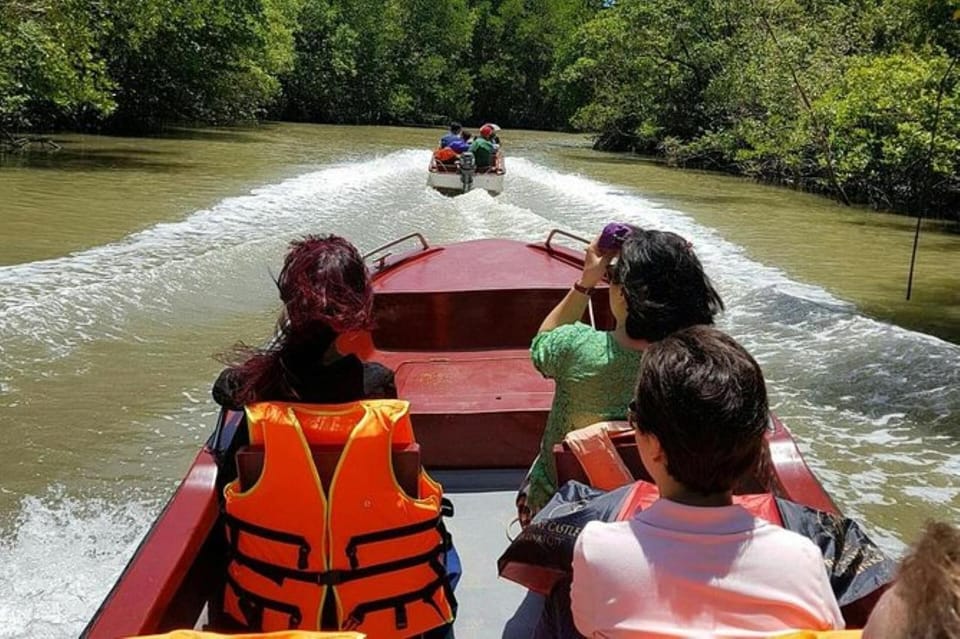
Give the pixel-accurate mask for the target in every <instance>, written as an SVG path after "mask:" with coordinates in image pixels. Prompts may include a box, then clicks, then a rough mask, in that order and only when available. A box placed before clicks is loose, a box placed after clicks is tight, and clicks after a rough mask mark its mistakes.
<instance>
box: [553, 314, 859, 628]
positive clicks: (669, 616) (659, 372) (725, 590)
mask: <svg viewBox="0 0 960 639" xmlns="http://www.w3.org/2000/svg"><path fill="white" fill-rule="evenodd" d="M629 421H630V423H631V425H632V426H633V427H634V428H635V430H636V439H637V446H638V447H639V449H640V457H641V459H642V461H643V464H644V466H645V467H646V469H647V471H648V472H649V473H650V476H651V477H652V478H653V479H654V481H655V482H656V484H657V488H658V489H659V491H660V499H658V500H657V501H656V502H654V503H653V505H652V506H650V507H649V508H647V509H646V510H643V511H640V512H639V513H637V514H636V515H635V516H634V517H633V518H632V519H630V520H628V521H622V522H612V523H603V522H590V523H588V524H587V525H586V526H585V527H584V529H583V531H582V532H581V534H580V536H579V537H578V539H577V543H576V546H575V548H574V556H573V583H572V586H571V589H570V597H571V611H572V614H573V621H574V624H575V625H576V628H577V630H578V631H579V632H580V633H582V634H583V635H585V636H587V637H607V638H609V639H621V638H628V637H629V638H634V637H651V636H656V637H690V636H706V635H709V636H722V637H756V636H766V635H768V634H770V635H772V634H775V633H782V632H787V631H790V630H794V629H802V628H809V629H815V630H828V629H833V628H843V626H844V621H843V617H842V615H841V613H840V609H839V607H838V605H837V601H836V599H835V597H834V594H833V591H832V589H831V587H830V581H829V579H828V576H827V572H826V569H825V567H824V564H823V557H822V555H821V553H820V550H819V548H817V546H816V545H814V544H813V542H811V541H810V540H809V539H807V538H805V537H802V536H801V535H798V534H796V533H793V532H790V531H788V530H785V529H784V528H781V527H779V526H775V525H773V524H770V523H767V522H765V521H763V520H761V519H758V518H756V517H754V516H753V515H752V514H750V512H749V511H747V510H746V509H745V508H743V507H742V506H739V505H735V504H733V499H732V493H733V486H734V484H735V482H736V481H737V480H738V479H739V478H740V477H741V476H742V475H744V474H745V473H746V472H748V471H750V470H751V469H752V468H753V467H754V465H755V464H757V463H758V462H759V460H760V456H761V451H762V448H763V436H764V431H765V429H766V427H767V423H768V410H767V393H766V388H765V385H764V379H763V373H762V372H761V370H760V366H759V365H758V364H757V362H756V361H755V360H754V359H753V357H751V356H750V354H749V353H747V351H746V350H744V348H743V347H742V346H740V345H739V344H738V343H737V342H736V341H735V340H734V339H733V338H731V337H729V336H727V335H725V334H724V333H722V332H721V331H719V330H716V329H714V328H711V327H708V326H693V327H690V328H686V329H683V330H680V331H677V332H675V333H673V334H671V335H669V336H666V337H664V338H662V339H660V340H659V341H657V342H655V343H653V344H651V345H650V346H649V347H648V348H647V349H646V351H645V353H644V356H643V361H642V362H641V364H640V375H639V379H638V381H637V386H636V392H635V397H634V401H633V402H632V403H631V406H630V413H629Z"/></svg>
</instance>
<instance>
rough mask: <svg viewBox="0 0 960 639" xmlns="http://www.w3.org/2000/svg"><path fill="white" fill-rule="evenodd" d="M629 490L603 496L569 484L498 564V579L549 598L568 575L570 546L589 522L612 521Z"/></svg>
mask: <svg viewBox="0 0 960 639" xmlns="http://www.w3.org/2000/svg"><path fill="white" fill-rule="evenodd" d="M632 488H633V485H632V484H627V485H626V486H622V487H620V488H617V489H616V490H613V491H610V492H604V491H602V490H598V489H596V488H591V487H590V486H587V485H586V484H581V483H580V482H578V481H568V482H567V483H565V484H564V485H563V486H561V487H560V490H559V491H558V492H557V493H556V494H555V495H554V496H553V497H552V498H551V499H550V501H549V502H548V503H547V505H546V506H544V507H543V509H542V510H541V511H540V512H538V513H537V514H536V516H535V517H534V518H533V521H532V522H530V525H529V526H527V527H526V528H524V529H523V531H522V532H521V533H520V534H519V535H518V536H517V538H516V539H514V540H513V542H512V543H511V544H510V546H508V547H507V550H506V551H505V552H504V553H503V555H501V556H500V559H499V560H497V568H498V569H499V571H500V576H501V577H503V578H504V579H509V580H510V581H515V582H517V583H518V584H520V585H522V586H525V587H526V588H529V589H530V590H533V591H534V592H538V593H540V594H542V595H547V594H549V593H550V591H551V590H552V589H553V586H554V584H555V583H556V582H557V581H558V580H559V579H560V578H562V577H565V576H569V575H570V572H571V566H572V564H573V546H574V544H575V543H576V542H577V537H578V536H580V531H581V530H583V527H584V526H586V525H587V523H588V522H591V521H613V520H614V519H615V518H616V517H617V514H618V513H619V512H620V507H621V506H622V505H623V500H624V499H625V498H626V496H627V494H628V493H629V492H630V490H631V489H632Z"/></svg>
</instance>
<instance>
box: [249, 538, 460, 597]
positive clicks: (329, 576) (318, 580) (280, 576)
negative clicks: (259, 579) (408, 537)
mask: <svg viewBox="0 0 960 639" xmlns="http://www.w3.org/2000/svg"><path fill="white" fill-rule="evenodd" d="M447 548H448V546H447V545H446V544H445V543H443V542H441V543H440V544H437V545H436V546H434V547H433V548H431V549H430V550H428V551H426V552H423V553H420V554H419V555H410V556H409V557H402V558H400V559H395V560H393V561H388V562H385V563H382V564H375V565H373V566H364V567H363V568H356V569H353V570H337V569H334V570H323V571H316V570H314V571H311V570H297V569H295V568H287V567H285V566H278V565H276V564H273V563H270V562H268V561H263V560H261V559H256V558H254V557H250V556H249V555H246V554H244V553H243V552H240V551H239V550H231V551H230V556H231V558H232V559H233V560H234V561H236V562H237V563H238V564H240V565H242V566H246V567H247V568H249V569H250V570H253V571H254V572H256V573H258V574H260V575H263V576H264V577H266V578H267V579H269V580H270V581H272V582H273V583H275V584H277V585H278V586H282V585H283V581H284V580H285V579H293V580H295V581H305V582H307V583H312V584H317V585H318V586H337V585H339V584H342V583H346V582H348V581H356V580H357V579H366V578H368V577H375V576H377V575H382V574H384V573H388V572H394V571H397V570H404V569H406V568H413V567H414V566H419V565H420V564H429V563H430V562H431V561H433V560H434V558H436V557H438V556H440V555H441V554H443V553H444V552H446V551H447Z"/></svg>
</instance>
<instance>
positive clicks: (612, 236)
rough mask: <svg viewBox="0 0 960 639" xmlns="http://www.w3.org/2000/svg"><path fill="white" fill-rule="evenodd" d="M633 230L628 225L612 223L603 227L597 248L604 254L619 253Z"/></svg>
mask: <svg viewBox="0 0 960 639" xmlns="http://www.w3.org/2000/svg"><path fill="white" fill-rule="evenodd" d="M632 230H633V229H632V228H631V227H630V226H627V225H626V224H621V223H619V222H610V224H607V225H606V226H605V227H603V232H602V233H601V234H600V239H599V240H598V241H597V248H599V249H600V250H601V251H602V252H604V253H610V252H613V251H619V250H620V246H621V245H623V241H624V240H625V239H627V236H628V235H630V232H631V231H632Z"/></svg>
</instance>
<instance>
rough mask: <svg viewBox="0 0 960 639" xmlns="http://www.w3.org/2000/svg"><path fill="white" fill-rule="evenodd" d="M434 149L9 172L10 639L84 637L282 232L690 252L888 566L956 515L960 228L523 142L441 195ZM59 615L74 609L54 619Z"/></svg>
mask: <svg viewBox="0 0 960 639" xmlns="http://www.w3.org/2000/svg"><path fill="white" fill-rule="evenodd" d="M439 134H440V131H439V130H424V129H397V128H381V127H332V126H310V125H289V124H267V125H262V126H258V127H252V128H236V129H218V130H179V131H173V132H170V133H169V134H168V135H166V136H164V137H161V138H150V139H138V138H105V137H96V136H77V135H64V136H56V139H57V141H58V142H59V143H61V144H62V145H63V147H64V149H63V151H61V152H59V153H52V154H43V153H40V154H33V155H29V156H23V157H5V158H0V469H2V471H0V561H2V562H3V563H4V565H5V566H6V567H7V570H5V571H2V572H0V638H4V639H5V638H7V637H20V636H27V635H32V636H50V637H61V636H62V637H69V636H75V635H76V634H77V632H78V631H79V629H80V628H82V626H83V624H84V622H85V620H86V619H87V618H88V617H89V616H90V614H92V612H93V610H95V608H96V606H97V604H98V603H99V600H100V599H101V598H102V596H103V595H104V593H105V592H106V591H107V590H108V589H109V587H110V585H111V583H112V580H113V579H114V578H115V576H116V575H117V574H118V572H119V571H120V570H121V568H122V566H123V565H124V563H125V562H126V560H127V558H128V557H129V555H130V554H131V552H132V551H133V549H134V548H135V545H136V543H137V541H138V540H139V538H140V536H141V535H142V534H143V532H144V531H145V530H146V528H147V527H148V526H149V523H150V521H151V520H152V517H153V516H154V515H155V514H156V512H157V511H158V509H159V508H160V506H161V505H162V503H163V501H164V500H165V499H166V498H167V496H168V495H169V494H170V492H171V490H172V489H173V488H174V487H175V486H176V484H177V481H178V480H179V478H180V477H182V475H183V472H184V470H185V469H186V468H187V466H188V465H189V463H190V461H191V460H192V458H193V456H194V455H195V453H196V451H197V448H198V446H199V444H200V443H201V442H202V441H203V439H204V438H205V436H206V435H207V433H208V432H209V429H210V427H211V425H212V422H213V418H214V415H215V412H216V411H215V406H214V405H213V403H212V401H211V400H210V398H209V386H210V383H211V381H212V380H213V378H214V376H215V375H216V373H217V370H218V369H219V366H220V365H219V364H218V363H217V362H216V361H215V360H214V359H213V355H214V354H215V353H218V352H222V351H224V350H226V349H228V348H229V347H230V346H231V344H233V343H235V342H236V341H237V340H241V339H242V340H246V341H248V342H252V343H258V342H260V341H262V340H264V339H266V338H267V337H269V334H270V331H271V327H272V322H273V318H274V315H275V313H276V310H277V303H276V293H275V289H274V288H273V285H272V282H271V280H270V273H271V272H275V271H276V268H277V266H278V264H279V263H280V259H281V257H282V255H283V252H284V247H285V244H286V242H287V241H289V239H291V238H293V237H296V236H298V235H302V234H304V233H309V232H335V233H340V234H343V235H345V236H347V237H349V238H351V239H352V240H353V241H354V242H355V243H356V244H357V245H358V246H360V247H361V249H363V250H368V249H371V248H373V247H375V246H377V245H379V244H381V243H383V242H386V241H388V240H390V239H393V238H395V237H397V236H399V235H403V234H406V233H409V232H412V231H422V232H424V233H425V234H426V235H427V237H428V238H429V239H430V240H431V241H433V242H436V243H444V242H450V241H457V240H462V239H470V238H477V237H487V236H504V237H513V238H522V239H529V240H539V239H542V238H543V237H544V236H545V235H546V233H547V231H548V230H549V229H550V228H553V227H561V228H566V229H569V230H572V231H576V232H578V233H581V234H585V235H589V234H591V233H594V232H596V230H598V229H599V228H600V227H601V226H602V225H603V223H605V222H607V221H610V220H625V221H631V222H634V223H637V224H642V225H649V226H652V227H657V228H663V229H669V230H674V231H676V232H679V233H681V234H683V235H685V236H686V237H688V238H690V239H691V240H692V241H693V243H694V246H695V249H696V251H697V252H698V254H699V255H700V256H701V258H702V259H703V261H704V263H705V265H706V267H707V270H708V272H709V273H710V274H711V276H712V277H713V278H714V279H715V280H716V282H717V284H718V287H719V288H720V290H721V292H722V294H723V296H724V298H725V301H726V302H727V306H728V312H727V313H726V314H725V315H724V318H723V321H722V324H721V325H722V327H723V328H725V329H726V330H728V331H730V332H731V333H732V334H733V335H735V336H736V337H737V338H738V339H740V340H741V341H742V342H743V343H744V344H745V345H747V347H748V348H749V349H750V350H751V352H753V353H754V355H755V356H756V357H757V359H758V360H759V361H760V363H761V365H762V366H763V367H764V371H765V374H766V376H767V379H768V382H769V386H770V390H771V397H772V401H773V405H774V408H775V410H776V411H777V412H778V414H780V415H781V417H782V418H783V419H784V421H785V422H786V423H787V424H788V425H789V426H790V427H791V428H792V429H793V431H794V433H795V435H796V437H797V439H798V441H799V443H800V445H801V448H802V450H803V452H804V454H805V455H806V456H807V459H808V461H809V463H810V464H811V465H812V466H813V467H814V469H815V472H816V473H817V475H818V477H820V479H821V480H822V481H823V483H824V484H825V485H826V486H827V488H828V490H829V491H830V492H831V494H832V495H833V496H834V497H835V499H836V500H837V502H838V503H839V504H840V505H841V507H842V508H844V510H845V511H847V512H848V513H849V514H851V515H854V516H856V517H857V518H859V519H861V520H862V521H864V522H865V524H866V526H867V528H868V530H869V531H870V532H871V533H872V534H873V535H874V537H875V538H876V539H878V540H879V541H880V542H881V543H882V544H883V545H884V547H885V548H887V549H888V550H890V551H891V552H894V553H896V552H898V551H899V550H900V549H901V548H902V544H903V543H904V542H905V541H908V540H909V539H910V538H911V537H912V536H913V534H914V533H915V531H916V530H917V529H918V528H919V526H920V525H921V523H922V521H923V519H925V518H927V517H937V518H946V519H952V520H954V521H956V520H957V519H960V517H958V515H960V486H958V484H957V481H956V477H957V474H958V472H960V347H958V346H957V345H956V344H954V343H951V340H952V342H960V234H957V233H951V232H949V231H947V230H945V229H943V228H939V227H937V226H936V225H933V224H928V225H926V226H925V227H924V230H923V235H922V237H921V245H920V259H919V261H918V267H917V276H916V280H915V283H914V299H913V300H912V301H910V302H905V301H904V299H903V296H904V289H905V284H906V274H907V266H908V261H909V255H910V248H911V242H912V233H913V222H912V221H911V220H910V219H908V218H902V217H896V216H890V215H883V214H877V213H872V212H869V211H866V210H863V209H857V208H844V207H840V206H838V205H836V204H833V203H831V202H829V201H827V200H823V199H821V198H818V197H815V196H811V195H805V194H801V193H796V192H793V191H789V190H785V189H779V188H773V187H768V186H762V185H757V184H753V183H751V182H749V181H744V180H740V179H736V178H730V177H725V176H718V175H713V174H706V173H699V172H681V171H676V170H671V169H667V168H664V167H661V166H658V165H656V164H653V163H650V162H645V161H642V160H638V159H636V158H631V157H627V156H619V155H610V154H601V153H596V152H593V151H591V150H590V149H589V141H588V140H587V138H585V137H582V136H570V135H559V134H546V133H534V132H504V135H503V136H502V137H503V139H504V142H505V143H506V147H505V148H506V150H507V152H508V156H507V157H508V160H507V169H508V176H507V181H506V188H505V192H504V193H503V195H501V196H500V197H498V198H491V197H489V196H488V195H487V194H486V193H483V192H474V193H471V194H469V195H466V196H462V197H458V198H445V197H442V196H439V195H438V194H436V193H434V192H432V191H430V190H429V189H427V188H426V187H425V178H426V171H425V168H426V164H427V161H428V158H429V153H428V151H427V150H426V149H427V148H429V147H432V146H433V145H434V144H435V141H436V138H437V137H438V135H439ZM51 611H55V613H51Z"/></svg>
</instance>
